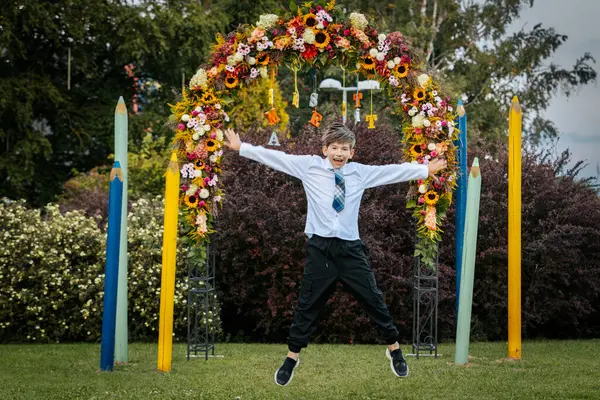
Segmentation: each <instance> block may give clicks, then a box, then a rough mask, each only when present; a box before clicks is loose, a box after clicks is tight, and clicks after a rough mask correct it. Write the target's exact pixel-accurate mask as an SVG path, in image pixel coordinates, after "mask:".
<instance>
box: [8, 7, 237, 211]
mask: <svg viewBox="0 0 600 400" xmlns="http://www.w3.org/2000/svg"><path fill="white" fill-rule="evenodd" d="M0 18H1V19H0V24H1V28H2V29H1V30H0V49H2V60H3V62H2V63H1V64H0V193H1V195H3V196H9V197H13V198H16V197H24V198H27V199H30V200H32V201H33V202H34V203H37V204H43V203H45V202H47V201H50V200H53V199H54V196H55V195H56V194H57V193H58V192H59V191H60V188H61V186H62V183H63V182H64V181H65V180H66V179H67V178H68V176H69V175H70V173H71V170H72V169H77V170H84V171H86V170H89V169H90V168H92V167H94V166H96V165H98V164H101V163H104V162H105V161H106V159H107V156H108V154H110V153H111V152H112V146H113V145H112V143H113V139H112V121H113V117H112V116H113V113H114V107H115V105H116V102H117V100H118V96H119V95H123V97H125V98H126V101H127V102H128V103H130V99H132V97H133V96H134V95H136V94H137V95H139V93H136V92H138V90H139V89H138V88H137V87H135V86H134V84H137V83H139V82H143V81H148V80H150V79H152V80H154V81H155V82H157V83H158V85H155V86H154V88H155V90H153V91H152V92H148V93H145V94H146V95H147V97H146V100H147V101H148V100H151V102H148V103H147V106H146V109H145V114H144V116H143V117H140V118H142V119H143V121H144V123H143V125H142V124H138V125H136V118H137V117H136V116H135V115H130V121H131V122H132V124H131V126H133V127H136V126H138V127H139V129H137V130H133V131H131V130H130V137H131V141H130V142H131V144H132V146H131V147H132V148H133V149H135V148H136V146H139V145H141V142H142V139H143V137H144V136H145V131H146V129H147V128H148V127H149V126H150V123H153V124H154V132H155V133H159V134H160V135H167V131H166V130H161V129H160V126H162V124H163V123H164V120H163V118H164V115H167V114H168V110H167V106H166V102H167V101H168V100H167V99H171V98H172V88H180V87H181V80H182V75H183V74H185V76H188V77H189V76H191V75H192V73H193V72H194V71H195V68H196V66H197V65H198V64H199V63H200V60H201V59H202V58H203V56H204V53H205V52H206V51H207V49H208V46H209V45H210V43H211V42H212V40H213V38H214V34H215V32H218V31H222V30H223V29H224V27H225V24H226V22H227V18H226V16H225V10H223V9H221V8H220V7H209V8H207V7H204V6H203V5H200V4H198V3H195V2H192V3H188V2H184V1H177V0H176V1H169V2H168V3H167V4H164V2H159V1H146V2H138V3H136V4H135V5H130V4H128V2H127V1H124V0H123V1H110V0H102V1H97V2H88V1H83V0H57V1H52V2H49V1H48V2H32V1H24V0H17V1H13V2H10V4H8V5H6V6H4V7H3V10H2V16H0ZM69 54H70V58H69ZM130 64H131V65H132V66H134V67H136V68H135V71H139V72H138V73H137V74H136V76H135V78H138V81H135V80H134V77H132V76H129V75H128V74H127V72H126V70H125V66H130ZM69 65H70V67H71V68H70V70H69ZM69 77H70V80H69ZM69 86H70V88H69ZM129 110H130V111H132V107H131V105H130V107H129ZM140 125H141V126H140Z"/></svg>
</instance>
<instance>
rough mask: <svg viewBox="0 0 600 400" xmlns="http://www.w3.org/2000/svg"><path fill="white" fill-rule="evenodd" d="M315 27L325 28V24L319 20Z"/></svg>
mask: <svg viewBox="0 0 600 400" xmlns="http://www.w3.org/2000/svg"><path fill="white" fill-rule="evenodd" d="M317 29H325V25H323V23H321V22H319V23H318V24H317Z"/></svg>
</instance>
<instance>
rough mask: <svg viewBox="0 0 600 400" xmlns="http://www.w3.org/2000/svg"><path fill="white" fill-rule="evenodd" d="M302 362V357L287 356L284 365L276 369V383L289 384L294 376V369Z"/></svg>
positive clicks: (280, 384)
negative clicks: (296, 358) (295, 358)
mask: <svg viewBox="0 0 600 400" xmlns="http://www.w3.org/2000/svg"><path fill="white" fill-rule="evenodd" d="M299 364H300V359H298V360H294V359H293V358H290V357H286V359H285V361H284V362H283V365H282V366H281V367H279V369H278V370H277V371H275V383H276V384H278V385H279V386H287V385H288V384H289V383H290V382H291V381H292V378H293V377H294V370H295V369H296V367H297V366H298V365H299Z"/></svg>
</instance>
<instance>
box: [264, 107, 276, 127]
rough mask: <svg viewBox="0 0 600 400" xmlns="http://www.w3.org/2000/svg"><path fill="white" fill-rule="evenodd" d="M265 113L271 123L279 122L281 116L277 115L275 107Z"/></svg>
mask: <svg viewBox="0 0 600 400" xmlns="http://www.w3.org/2000/svg"><path fill="white" fill-rule="evenodd" d="M265 115H266V116H267V120H268V121H269V125H275V124H276V123H278V122H279V116H277V110H275V108H271V110H270V111H267V112H266V113H265Z"/></svg>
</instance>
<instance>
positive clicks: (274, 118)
mask: <svg viewBox="0 0 600 400" xmlns="http://www.w3.org/2000/svg"><path fill="white" fill-rule="evenodd" d="M269 105H270V106H271V109H270V110H269V111H267V112H266V113H265V115H266V117H267V121H269V125H275V124H277V123H278V122H279V121H280V119H279V116H278V115H277V110H276V109H275V68H273V69H272V70H271V87H270V88H269ZM273 133H274V132H273Z"/></svg>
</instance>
